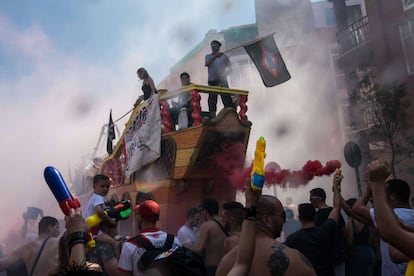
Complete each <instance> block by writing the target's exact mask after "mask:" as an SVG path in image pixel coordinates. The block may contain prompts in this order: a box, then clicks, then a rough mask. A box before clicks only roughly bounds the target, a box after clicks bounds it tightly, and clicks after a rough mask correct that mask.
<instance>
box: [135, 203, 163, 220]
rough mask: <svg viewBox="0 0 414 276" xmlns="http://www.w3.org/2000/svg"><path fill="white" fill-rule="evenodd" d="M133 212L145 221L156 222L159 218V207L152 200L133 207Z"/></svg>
mask: <svg viewBox="0 0 414 276" xmlns="http://www.w3.org/2000/svg"><path fill="white" fill-rule="evenodd" d="M134 212H135V213H137V214H139V215H140V216H141V217H142V218H143V219H145V220H149V221H157V220H158V219H159V217H160V205H158V203H157V202H155V201H153V200H145V201H144V202H142V203H141V204H138V205H135V207H134Z"/></svg>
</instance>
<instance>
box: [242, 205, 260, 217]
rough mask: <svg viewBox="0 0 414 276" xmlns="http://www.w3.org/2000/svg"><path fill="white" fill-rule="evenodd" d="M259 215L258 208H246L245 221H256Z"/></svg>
mask: <svg viewBox="0 0 414 276" xmlns="http://www.w3.org/2000/svg"><path fill="white" fill-rule="evenodd" d="M256 215H257V210H256V206H251V207H250V208H244V219H248V220H255V219H256Z"/></svg>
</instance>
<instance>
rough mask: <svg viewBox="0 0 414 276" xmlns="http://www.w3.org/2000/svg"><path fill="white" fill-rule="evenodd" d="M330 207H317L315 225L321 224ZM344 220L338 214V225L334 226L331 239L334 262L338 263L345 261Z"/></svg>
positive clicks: (326, 216)
mask: <svg viewBox="0 0 414 276" xmlns="http://www.w3.org/2000/svg"><path fill="white" fill-rule="evenodd" d="M332 209H333V208H332V207H327V208H323V209H319V210H318V211H317V212H316V218H315V225H316V226H320V225H322V224H323V223H324V222H325V221H326V220H327V219H328V217H329V214H330V213H331V211H332ZM344 227H345V220H344V218H343V217H342V215H341V214H340V215H339V221H338V227H337V228H336V233H335V239H334V241H333V247H332V251H331V252H332V255H333V256H334V261H335V264H336V265H337V264H340V263H342V262H344V261H345V253H346V239H345V235H344Z"/></svg>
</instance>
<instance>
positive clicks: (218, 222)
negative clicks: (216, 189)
mask: <svg viewBox="0 0 414 276" xmlns="http://www.w3.org/2000/svg"><path fill="white" fill-rule="evenodd" d="M218 211H219V204H218V202H217V200H215V199H212V198H206V199H204V200H203V202H202V203H201V207H200V214H201V216H202V217H203V216H205V217H206V221H205V222H204V223H203V224H201V227H200V232H199V233H200V234H199V235H200V236H199V238H198V240H197V243H196V244H195V245H194V246H193V247H192V248H191V249H192V250H194V251H195V252H197V253H199V254H202V253H203V252H204V256H205V266H206V271H207V274H206V275H207V276H210V275H215V272H216V269H217V265H218V264H219V262H220V260H221V258H222V257H223V255H224V239H225V238H226V235H227V234H226V233H225V230H224V228H223V222H222V219H221V217H220V216H219V215H218Z"/></svg>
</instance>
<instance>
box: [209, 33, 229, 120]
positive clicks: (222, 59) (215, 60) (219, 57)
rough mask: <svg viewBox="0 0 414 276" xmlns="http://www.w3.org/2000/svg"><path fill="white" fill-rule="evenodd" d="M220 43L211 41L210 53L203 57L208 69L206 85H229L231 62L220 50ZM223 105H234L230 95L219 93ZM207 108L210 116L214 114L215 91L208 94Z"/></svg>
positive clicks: (215, 109)
mask: <svg viewBox="0 0 414 276" xmlns="http://www.w3.org/2000/svg"><path fill="white" fill-rule="evenodd" d="M220 47H221V43H220V42H219V41H217V40H213V41H211V54H208V55H206V57H205V66H206V67H207V69H208V85H210V86H220V87H229V84H228V82H227V76H228V75H229V74H230V73H231V72H232V68H231V62H230V59H229V58H228V56H226V55H225V54H224V53H223V52H220ZM220 96H221V100H222V101H223V105H224V107H234V105H233V101H232V99H231V96H230V95H227V94H221V95H220ZM208 109H209V112H210V116H211V117H215V116H216V111H217V93H212V92H210V93H209V95H208Z"/></svg>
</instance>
